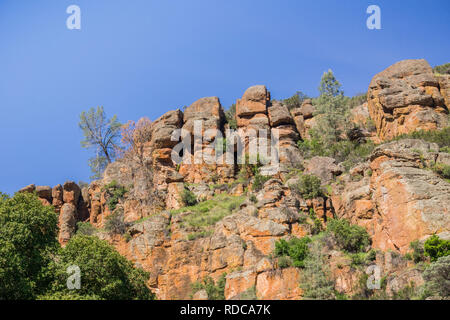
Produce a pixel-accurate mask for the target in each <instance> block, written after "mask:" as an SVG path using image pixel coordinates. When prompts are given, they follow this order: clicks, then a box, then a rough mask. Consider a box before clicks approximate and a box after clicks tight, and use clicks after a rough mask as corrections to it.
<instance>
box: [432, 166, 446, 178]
mask: <svg viewBox="0 0 450 320" xmlns="http://www.w3.org/2000/svg"><path fill="white" fill-rule="evenodd" d="M432 170H433V171H434V172H436V173H437V174H438V175H440V176H441V177H442V178H444V179H450V166H449V165H447V164H444V163H436V164H435V165H434V166H433V167H432Z"/></svg>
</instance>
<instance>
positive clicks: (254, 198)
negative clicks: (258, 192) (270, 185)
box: [250, 194, 258, 203]
mask: <svg viewBox="0 0 450 320" xmlns="http://www.w3.org/2000/svg"><path fill="white" fill-rule="evenodd" d="M250 201H251V202H253V203H257V202H258V198H256V196H255V195H254V194H252V195H250Z"/></svg>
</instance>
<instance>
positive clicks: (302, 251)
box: [274, 237, 311, 268]
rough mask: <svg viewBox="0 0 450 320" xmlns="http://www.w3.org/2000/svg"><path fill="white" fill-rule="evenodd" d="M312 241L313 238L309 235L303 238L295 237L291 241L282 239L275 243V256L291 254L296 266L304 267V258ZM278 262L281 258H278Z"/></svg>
mask: <svg viewBox="0 0 450 320" xmlns="http://www.w3.org/2000/svg"><path fill="white" fill-rule="evenodd" d="M310 242H311V239H310V238H308V237H303V238H301V239H299V238H295V237H294V238H292V239H290V240H289V241H286V240H284V239H281V240H280V241H277V242H276V243H275V252H274V253H275V256H277V257H285V256H289V257H290V258H291V259H292V263H293V265H294V266H295V267H297V268H303V267H304V266H305V265H304V260H305V258H306V256H307V255H308V244H309V243H310ZM278 263H280V260H278ZM280 267H281V266H280Z"/></svg>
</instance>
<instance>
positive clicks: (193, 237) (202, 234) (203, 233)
mask: <svg viewBox="0 0 450 320" xmlns="http://www.w3.org/2000/svg"><path fill="white" fill-rule="evenodd" d="M211 234H212V231H199V232H193V233H189V234H188V235H187V239H188V240H189V241H193V240H197V239H200V238H206V237H209V236H210V235H211Z"/></svg>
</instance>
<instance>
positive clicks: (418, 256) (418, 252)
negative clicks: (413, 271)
mask: <svg viewBox="0 0 450 320" xmlns="http://www.w3.org/2000/svg"><path fill="white" fill-rule="evenodd" d="M409 247H410V248H411V249H412V253H411V259H412V260H413V261H414V262H415V263H419V262H421V261H425V252H424V250H423V245H422V244H421V243H420V241H419V240H416V241H413V242H411V243H410V244H409Z"/></svg>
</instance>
